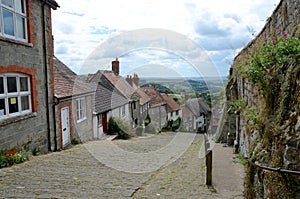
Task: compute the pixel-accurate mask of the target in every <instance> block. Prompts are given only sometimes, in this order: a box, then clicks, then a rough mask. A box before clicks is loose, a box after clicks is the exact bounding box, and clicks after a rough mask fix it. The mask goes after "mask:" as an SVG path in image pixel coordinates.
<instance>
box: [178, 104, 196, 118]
mask: <svg viewBox="0 0 300 199" xmlns="http://www.w3.org/2000/svg"><path fill="white" fill-rule="evenodd" d="M181 109H182V117H192V116H193V115H194V114H193V112H192V111H191V110H190V109H189V108H188V107H187V106H186V105H182V106H181Z"/></svg>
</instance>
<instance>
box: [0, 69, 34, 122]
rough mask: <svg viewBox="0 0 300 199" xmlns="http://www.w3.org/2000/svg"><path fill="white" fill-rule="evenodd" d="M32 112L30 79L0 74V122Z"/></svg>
mask: <svg viewBox="0 0 300 199" xmlns="http://www.w3.org/2000/svg"><path fill="white" fill-rule="evenodd" d="M31 112H32V106H31V89H30V77H29V76H27V75H23V74H18V73H4V74H0V120H2V119H6V118H10V117H15V116H19V115H24V114H27V113H31Z"/></svg>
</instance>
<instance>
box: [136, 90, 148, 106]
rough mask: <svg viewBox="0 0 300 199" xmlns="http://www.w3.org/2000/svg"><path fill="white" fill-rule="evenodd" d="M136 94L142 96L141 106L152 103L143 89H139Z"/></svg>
mask: <svg viewBox="0 0 300 199" xmlns="http://www.w3.org/2000/svg"><path fill="white" fill-rule="evenodd" d="M135 92H136V93H137V94H138V95H139V96H140V105H144V104H146V103H147V102H150V100H151V99H150V97H149V96H148V95H147V94H146V93H145V92H144V91H143V89H142V88H137V89H136V90H135Z"/></svg>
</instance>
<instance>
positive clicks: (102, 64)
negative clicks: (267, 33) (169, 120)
mask: <svg viewBox="0 0 300 199" xmlns="http://www.w3.org/2000/svg"><path fill="white" fill-rule="evenodd" d="M57 2H58V4H59V5H60V8H58V9H57V10H54V11H53V12H52V16H53V18H52V26H53V35H54V53H55V56H56V57H57V58H59V59H60V60H61V61H63V62H64V63H65V64H66V65H67V66H69V67H70V68H71V69H72V70H73V71H74V72H76V73H77V74H87V73H95V72H96V71H97V70H100V69H101V70H103V69H107V70H110V69H111V61H113V60H115V58H116V57H118V60H119V61H120V73H121V75H123V76H126V75H127V74H133V73H138V74H139V75H140V76H142V77H167V76H184V77H195V76H199V75H200V76H217V75H219V76H227V75H228V72H229V68H230V65H231V63H232V61H233V58H234V56H235V55H236V54H237V53H238V52H239V51H240V50H241V49H242V48H243V47H244V46H246V45H247V43H249V42H250V41H251V40H252V39H253V38H254V37H255V35H257V34H258V33H259V32H260V30H261V29H262V28H263V26H264V24H265V23H266V19H267V18H268V17H269V16H271V14H272V12H273V10H274V9H275V8H276V6H277V5H278V3H279V0H243V1H241V0H209V1H207V0H176V1H174V0H173V1H169V0H127V1H118V0H110V1H101V0H76V1H70V0H57Z"/></svg>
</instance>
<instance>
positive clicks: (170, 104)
mask: <svg viewBox="0 0 300 199" xmlns="http://www.w3.org/2000/svg"><path fill="white" fill-rule="evenodd" d="M162 97H163V99H164V100H165V101H166V103H167V112H174V111H178V110H180V109H181V108H180V105H179V104H177V102H175V100H174V99H173V98H172V97H171V96H170V95H168V94H164V95H162Z"/></svg>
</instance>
